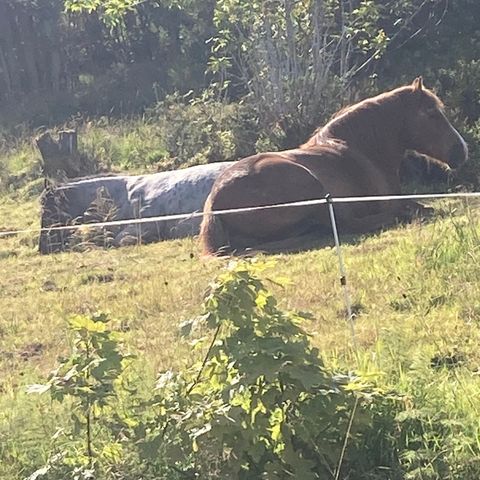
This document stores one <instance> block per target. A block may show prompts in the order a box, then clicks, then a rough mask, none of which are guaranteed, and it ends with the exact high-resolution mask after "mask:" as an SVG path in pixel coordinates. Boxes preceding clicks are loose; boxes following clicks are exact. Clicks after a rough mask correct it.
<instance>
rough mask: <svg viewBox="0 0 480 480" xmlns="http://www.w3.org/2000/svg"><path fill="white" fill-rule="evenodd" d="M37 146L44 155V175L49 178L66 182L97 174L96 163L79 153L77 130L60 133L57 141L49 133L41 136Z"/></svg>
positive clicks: (37, 140)
mask: <svg viewBox="0 0 480 480" xmlns="http://www.w3.org/2000/svg"><path fill="white" fill-rule="evenodd" d="M36 144H37V147H38V149H39V150H40V154H41V155H42V160H43V162H42V169H43V174H44V175H45V177H47V178H52V179H56V180H65V178H77V177H82V176H85V175H92V174H94V173H96V171H97V168H96V164H95V162H93V161H91V160H89V159H88V158H87V157H86V156H85V155H82V154H81V153H79V152H78V138H77V132H76V131H75V130H63V131H61V132H59V135H58V140H55V139H54V138H53V137H52V136H51V134H50V133H49V132H46V133H44V134H42V135H40V136H39V137H38V138H37V139H36Z"/></svg>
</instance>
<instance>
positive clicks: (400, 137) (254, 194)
mask: <svg viewBox="0 0 480 480" xmlns="http://www.w3.org/2000/svg"><path fill="white" fill-rule="evenodd" d="M407 150H415V151H417V152H419V153H422V154H425V155H428V156H430V157H433V158H435V159H438V160H440V161H442V162H444V163H446V164H448V166H449V167H451V168H455V167H457V166H458V165H460V164H461V163H463V162H464V161H465V160H466V159H467V156H468V150H467V146H466V143H465V141H464V140H463V139H462V137H461V136H460V134H459V133H458V132H457V131H456V130H455V129H454V128H453V127H452V125H451V124H450V123H449V121H448V120H447V118H446V116H445V114H444V110H443V104H442V102H441V101H440V100H439V99H438V97H437V96H436V95H435V94H434V93H433V92H431V91H430V90H428V89H426V88H425V87H424V86H423V82H422V78H421V77H419V78H417V79H415V80H414V82H413V83H412V84H411V85H408V86H403V87H400V88H397V89H395V90H392V91H390V92H386V93H382V94H381V95H378V96H376V97H373V98H368V99H366V100H363V101H361V102H359V103H357V104H355V105H353V106H350V107H347V108H345V109H343V110H341V111H340V112H339V113H338V114H336V115H335V116H334V117H333V118H332V119H331V120H330V121H329V122H328V123H327V124H326V125H325V126H324V127H323V128H320V129H318V130H317V131H316V132H315V133H314V134H313V136H312V137H311V138H310V139H309V140H308V141H307V142H306V143H305V144H304V145H301V146H300V147H299V148H297V149H293V150H287V151H284V152H278V153H275V152H271V153H261V154H258V155H253V156H251V157H248V158H244V159H243V160H240V161H238V162H236V163H235V164H234V165H233V166H231V167H230V168H228V169H226V170H225V171H224V172H223V173H222V174H221V175H220V176H219V177H218V178H217V180H216V181H215V183H214V185H213V188H212V191H211V193H210V195H209V197H208V198H207V201H206V203H205V208H204V213H206V214H207V215H205V216H204V218H203V222H202V226H201V232H200V239H201V242H202V247H203V253H204V254H206V255H209V254H214V253H220V252H221V253H227V252H235V251H243V250H245V249H248V248H256V247H258V246H259V245H262V244H265V243H268V242H275V241H279V240H285V239H295V238H298V236H301V235H302V234H304V233H305V232H308V231H311V230H312V228H313V229H317V228H319V229H320V230H322V229H323V230H324V229H325V227H326V228H329V225H330V223H329V218H328V211H327V208H326V206H325V205H316V206H308V207H287V208H281V209H273V210H257V211H252V212H246V213H236V214H227V215H221V216H219V215H216V216H214V215H208V214H209V213H211V212H214V211H215V210H224V209H231V208H241V207H252V206H264V205H270V204H281V203H288V202H295V201H301V200H311V199H319V198H323V197H324V196H325V195H326V194H330V195H332V197H351V196H363V195H389V194H398V193H400V181H399V168H400V164H401V161H402V158H403V156H404V154H405V152H406V151H407ZM421 209H422V207H421V206H420V205H418V204H416V203H414V202H408V203H407V202H405V201H384V202H364V203H360V202H358V203H348V204H337V205H336V206H335V212H336V217H337V222H338V227H339V230H340V231H341V232H349V233H362V232H368V231H373V230H376V229H378V228H381V227H383V226H387V225H391V224H393V223H394V222H395V221H396V220H397V219H398V218H405V217H406V218H410V217H411V216H412V215H411V214H412V213H414V212H415V211H416V210H421Z"/></svg>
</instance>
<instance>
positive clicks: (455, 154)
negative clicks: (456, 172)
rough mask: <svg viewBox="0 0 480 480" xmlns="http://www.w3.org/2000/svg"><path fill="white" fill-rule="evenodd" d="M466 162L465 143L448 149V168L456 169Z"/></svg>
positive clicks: (466, 150)
mask: <svg viewBox="0 0 480 480" xmlns="http://www.w3.org/2000/svg"><path fill="white" fill-rule="evenodd" d="M467 160H468V148H467V144H466V143H465V142H463V141H462V142H458V143H455V145H454V146H453V147H452V148H451V149H450V152H449V154H448V165H449V166H450V168H453V169H455V168H458V167H459V166H460V165H462V164H463V163H465V162H466V161H467Z"/></svg>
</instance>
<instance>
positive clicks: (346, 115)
mask: <svg viewBox="0 0 480 480" xmlns="http://www.w3.org/2000/svg"><path fill="white" fill-rule="evenodd" d="M412 93H413V88H412V86H411V85H407V86H403V87H398V88H396V89H394V90H391V91H389V92H384V93H381V94H379V95H377V96H375V97H371V98H366V99H364V100H361V101H360V102H358V103H355V104H352V105H347V106H345V107H342V108H341V109H340V110H338V111H337V112H336V113H334V114H333V115H332V116H331V117H330V119H329V120H328V122H327V123H326V124H325V125H324V126H323V127H318V128H317V129H316V130H315V131H314V133H313V134H312V136H311V137H310V138H309V139H308V140H307V141H306V142H305V143H304V144H302V145H300V147H299V148H300V149H304V150H305V149H311V148H315V147H317V146H318V145H320V144H322V143H324V142H325V141H326V140H329V139H332V138H335V135H332V131H334V130H336V129H338V127H339V126H342V127H343V128H344V129H346V128H347V126H348V125H349V124H351V123H352V120H355V119H358V118H359V117H361V125H362V126H365V125H366V126H368V127H372V126H373V125H375V122H377V123H378V122H379V121H380V124H383V125H384V124H385V123H384V122H383V120H388V119H387V118H386V117H387V115H388V113H387V112H383V111H382V108H379V107H381V106H382V105H386V104H392V103H393V102H397V103H398V105H399V106H400V105H401V102H402V101H403V100H404V99H406V97H411V94H412ZM422 94H423V95H424V97H423V98H425V99H427V101H430V102H432V106H435V107H437V108H439V109H441V110H443V108H444V106H443V103H442V102H441V100H440V99H439V98H438V97H437V96H436V95H435V94H434V93H433V92H432V91H430V90H428V89H426V88H424V89H423V90H422ZM405 102H406V100H405ZM359 123H360V122H358V121H357V127H358V124H359ZM349 130H350V131H349V136H356V137H357V138H356V139H357V140H358V142H359V143H363V140H364V135H365V131H364V129H363V128H356V129H355V130H356V135H355V132H354V131H353V130H354V129H349Z"/></svg>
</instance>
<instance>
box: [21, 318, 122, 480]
mask: <svg viewBox="0 0 480 480" xmlns="http://www.w3.org/2000/svg"><path fill="white" fill-rule="evenodd" d="M108 322H109V319H108V317H107V316H106V315H105V314H95V315H92V316H91V317H88V316H81V315H78V316H75V317H73V318H71V319H70V320H69V328H70V330H71V332H72V333H73V334H74V338H73V351H72V354H71V355H70V357H68V358H65V359H61V361H60V365H59V367H58V368H57V369H56V370H54V371H53V372H52V373H51V375H50V377H49V380H48V383H46V384H44V385H39V384H37V385H31V386H30V387H29V389H28V392H29V393H46V392H49V393H50V396H51V398H52V399H53V400H56V401H58V402H61V403H62V402H64V401H67V400H71V401H72V403H71V404H70V405H71V410H72V413H71V422H72V427H71V430H70V431H66V432H57V434H56V436H60V435H65V437H66V439H67V441H66V442H65V443H64V445H62V447H63V448H62V447H60V449H59V451H58V452H56V453H55V454H54V455H52V456H51V457H50V459H49V462H48V464H47V465H46V466H45V467H43V468H41V469H40V470H37V471H36V472H35V473H33V474H32V475H31V476H30V477H29V478H31V479H32V480H34V479H37V478H40V477H42V476H44V475H46V474H47V473H48V472H50V471H57V474H59V473H62V474H63V475H65V476H68V478H72V479H77V478H95V477H96V475H97V474H96V473H95V472H96V471H97V470H100V471H101V469H102V467H104V466H103V465H102V463H103V462H105V461H106V460H114V461H118V460H119V459H120V458H121V455H122V447H121V444H120V443H119V439H118V438H111V439H108V440H105V438H104V437H102V436H101V435H100V433H99V432H101V430H102V426H104V424H105V419H106V416H105V414H106V412H108V409H109V408H111V406H112V405H114V402H116V401H117V393H116V382H117V381H118V380H119V378H120V376H121V375H122V373H123V370H124V368H125V362H126V361H127V360H128V358H129V355H126V354H124V353H122V351H121V344H120V336H119V334H118V333H117V332H114V331H112V330H110V329H109V328H108ZM64 478H66V477H64Z"/></svg>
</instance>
